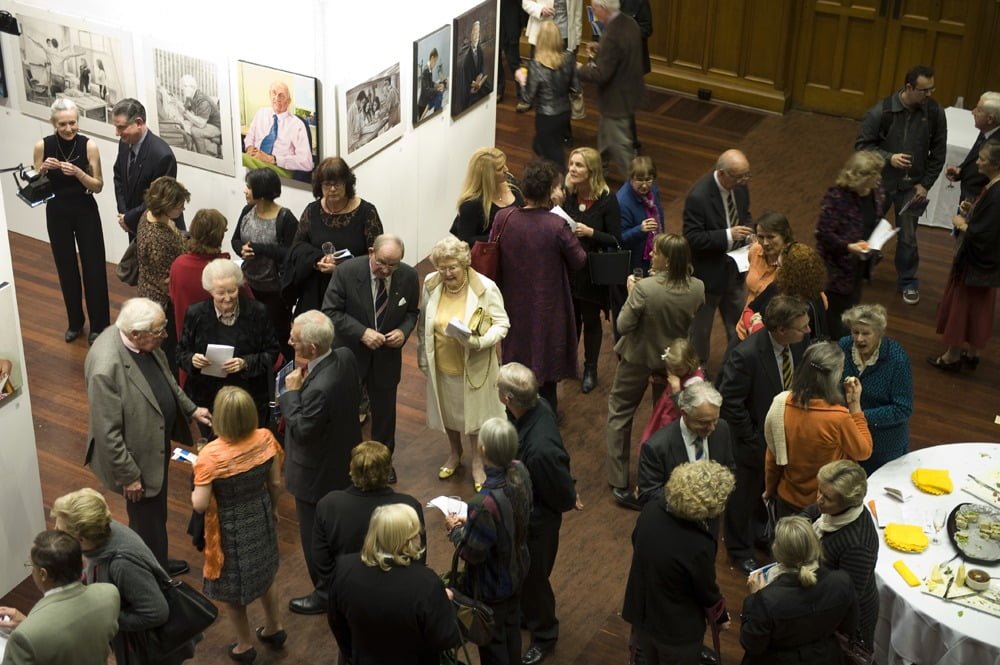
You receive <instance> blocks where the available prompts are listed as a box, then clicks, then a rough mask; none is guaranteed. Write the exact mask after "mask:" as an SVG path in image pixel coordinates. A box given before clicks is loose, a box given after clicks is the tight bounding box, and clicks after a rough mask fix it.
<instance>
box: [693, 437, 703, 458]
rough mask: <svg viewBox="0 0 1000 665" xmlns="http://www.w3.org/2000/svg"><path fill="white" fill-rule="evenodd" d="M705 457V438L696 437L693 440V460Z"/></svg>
mask: <svg viewBox="0 0 1000 665" xmlns="http://www.w3.org/2000/svg"><path fill="white" fill-rule="evenodd" d="M704 458H705V439H703V438H701V437H698V438H697V439H695V440H694V461H695V462H697V461H698V460H700V459H704Z"/></svg>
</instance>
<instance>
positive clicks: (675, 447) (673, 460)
mask: <svg viewBox="0 0 1000 665" xmlns="http://www.w3.org/2000/svg"><path fill="white" fill-rule="evenodd" d="M708 458H709V459H710V460H712V461H713V462H718V463H719V464H721V465H722V466H724V467H726V468H728V469H729V470H730V471H735V470H736V461H735V460H734V459H733V447H732V443H731V442H730V436H729V425H728V424H727V423H726V421H725V420H722V419H721V418H720V419H719V422H718V423H717V424H716V426H715V431H714V432H712V433H711V434H710V435H709V437H708ZM688 461H689V460H688V452H687V446H685V445H684V435H683V434H682V433H681V421H680V420H675V421H674V422H672V423H670V424H669V425H667V426H666V427H661V428H660V429H659V430H657V431H656V432H654V433H653V435H652V436H651V437H649V439H648V440H647V441H646V443H644V444H643V445H642V448H640V450H639V501H641V502H642V503H646V502H648V501H652V500H654V499H662V498H663V486H664V485H666V484H667V481H668V480H670V474H671V473H673V471H674V469H676V468H677V467H678V466H680V465H681V464H686V463H687V462H688Z"/></svg>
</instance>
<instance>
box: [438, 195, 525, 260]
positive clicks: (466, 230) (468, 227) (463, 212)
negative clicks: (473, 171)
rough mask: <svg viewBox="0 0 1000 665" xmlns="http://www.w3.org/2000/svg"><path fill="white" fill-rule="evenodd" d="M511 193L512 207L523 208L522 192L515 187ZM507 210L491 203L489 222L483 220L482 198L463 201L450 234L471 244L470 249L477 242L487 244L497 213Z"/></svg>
mask: <svg viewBox="0 0 1000 665" xmlns="http://www.w3.org/2000/svg"><path fill="white" fill-rule="evenodd" d="M510 191H511V193H512V194H513V195H514V203H512V204H511V205H513V206H516V207H518V208H520V207H521V206H523V205H524V197H523V196H521V191H520V190H519V189H517V188H515V187H511V190H510ZM506 207H509V206H506ZM506 207H505V208H506ZM505 208H501V207H500V206H498V205H497V204H496V203H490V220H489V222H487V221H486V220H485V219H483V200H482V198H475V199H470V200H468V201H462V203H461V204H460V205H459V206H458V214H457V215H455V221H453V222H452V224H451V229H449V230H448V232H449V233H451V234H452V235H453V236H455V237H456V238H458V239H459V240H464V241H465V242H467V243H469V247H470V248H471V247H472V246H473V245H474V244H476V241H477V240H478V241H480V242H486V241H487V240H489V237H490V229H492V228H493V220H494V219H495V218H496V216H497V213H498V212H500V211H501V210H504V209H505Z"/></svg>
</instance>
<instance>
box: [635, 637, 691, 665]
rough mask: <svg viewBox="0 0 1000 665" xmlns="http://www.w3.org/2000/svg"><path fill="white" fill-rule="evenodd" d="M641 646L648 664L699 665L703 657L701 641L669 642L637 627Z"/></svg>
mask: <svg viewBox="0 0 1000 665" xmlns="http://www.w3.org/2000/svg"><path fill="white" fill-rule="evenodd" d="M636 634H637V635H636V636H637V638H638V641H639V648H640V649H642V654H643V656H644V657H645V659H646V663H647V665H698V663H699V662H700V659H701V642H693V643H691V644H667V643H665V642H660V641H659V640H657V639H656V638H655V637H654V636H653V635H650V634H649V633H647V632H645V631H643V630H638V629H636Z"/></svg>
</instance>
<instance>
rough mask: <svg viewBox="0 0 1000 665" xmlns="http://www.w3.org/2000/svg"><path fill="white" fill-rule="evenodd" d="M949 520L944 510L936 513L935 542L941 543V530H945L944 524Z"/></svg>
mask: <svg viewBox="0 0 1000 665" xmlns="http://www.w3.org/2000/svg"><path fill="white" fill-rule="evenodd" d="M947 519H948V513H947V512H946V511H944V510H935V511H934V542H935V543H939V542H941V540H940V538H939V536H940V534H941V529H943V528H944V523H945V522H946V521H947Z"/></svg>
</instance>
